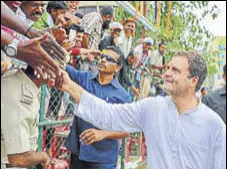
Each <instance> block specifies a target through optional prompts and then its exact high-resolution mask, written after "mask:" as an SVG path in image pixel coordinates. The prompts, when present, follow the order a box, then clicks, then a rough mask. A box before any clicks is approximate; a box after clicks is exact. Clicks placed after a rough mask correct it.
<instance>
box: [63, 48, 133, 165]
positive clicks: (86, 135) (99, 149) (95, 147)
mask: <svg viewBox="0 0 227 169" xmlns="http://www.w3.org/2000/svg"><path fill="white" fill-rule="evenodd" d="M101 58H102V60H101V61H100V63H99V65H98V70H99V72H98V73H96V74H92V73H90V72H84V71H78V70H76V69H74V68H72V67H70V66H67V67H66V71H67V72H68V74H69V76H70V78H71V79H72V80H73V81H74V82H76V83H78V84H80V85H81V86H83V88H84V89H85V90H87V91H88V92H90V93H92V94H94V95H96V96H97V97H99V98H101V99H103V100H105V101H107V102H108V103H129V102H130V98H129V95H128V93H127V92H126V91H125V90H124V89H123V87H122V86H121V85H120V83H119V82H118V80H117V78H115V74H116V73H117V72H118V71H119V70H120V69H121V67H122V64H123V63H122V62H123V60H122V59H120V51H119V49H118V48H116V47H113V46H109V47H107V48H106V51H105V54H102V55H101ZM75 110H76V109H75ZM127 136H128V133H125V132H124V133H120V132H109V131H104V130H100V129H98V128H96V127H94V126H93V125H92V124H90V123H87V122H85V121H83V120H82V119H80V118H79V117H76V116H74V120H73V124H72V128H71V131H70V134H69V136H68V138H67V140H66V147H67V148H68V149H69V150H70V151H71V160H70V168H71V169H75V168H83V169H94V168H95V169H115V168H116V167H117V159H118V154H119V149H120V146H119V141H118V140H117V139H120V138H123V137H127Z"/></svg>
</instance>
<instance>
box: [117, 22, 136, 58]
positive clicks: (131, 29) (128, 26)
mask: <svg viewBox="0 0 227 169" xmlns="http://www.w3.org/2000/svg"><path fill="white" fill-rule="evenodd" d="M123 26H124V31H121V34H120V37H119V38H118V46H119V48H120V49H121V52H122V53H124V56H125V59H127V57H128V54H129V52H130V50H131V47H132V35H133V34H134V33H135V31H136V21H135V20H134V19H132V18H128V19H126V20H125V22H124V24H123Z"/></svg>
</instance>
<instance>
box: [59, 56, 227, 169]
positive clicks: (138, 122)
mask: <svg viewBox="0 0 227 169" xmlns="http://www.w3.org/2000/svg"><path fill="white" fill-rule="evenodd" d="M206 76H207V66H206V64H205V61H204V59H203V57H202V56H201V55H199V54H198V53H195V52H179V53H177V54H176V55H175V57H173V58H172V60H171V61H170V63H169V64H168V66H167V71H166V72H165V73H164V74H163V79H164V87H163V88H164V90H165V91H166V92H167V93H168V94H169V96H166V97H155V98H152V97H151V98H146V99H143V100H140V101H138V102H137V103H132V104H125V105H121V104H108V103H106V102H105V101H103V100H101V99H98V98H96V97H95V96H93V95H91V94H89V93H88V92H86V91H85V90H84V89H83V88H82V87H81V86H79V85H78V84H76V83H74V82H72V81H71V80H70V78H69V77H68V75H67V74H64V75H63V79H62V80H61V81H60V83H59V84H58V85H59V87H60V88H61V90H64V91H67V92H68V93H69V94H70V95H71V96H72V97H73V99H74V100H75V101H76V102H77V103H78V104H79V105H78V108H77V111H75V114H76V115H77V116H79V117H81V118H82V119H84V120H86V121H88V122H90V123H92V124H94V125H95V126H97V127H99V128H101V129H107V130H112V131H127V132H138V131H143V133H144V135H145V138H146V143H147V156H148V158H147V159H148V168H149V169H156V168H160V169H166V168H168V169H186V168H193V169H224V168H226V126H225V123H224V122H223V121H222V119H221V118H220V117H219V116H218V115H217V114H216V113H215V112H214V111H213V110H211V109H210V108H208V107H207V106H205V105H204V104H203V103H201V102H199V101H198V99H197V98H196V91H198V90H199V89H200V87H201V85H202V83H203V82H204V80H205V78H206ZM85 134H86V133H85ZM83 137H84V136H82V137H81V138H82V139H83Z"/></svg>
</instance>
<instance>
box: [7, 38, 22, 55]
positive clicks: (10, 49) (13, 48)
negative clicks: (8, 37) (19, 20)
mask: <svg viewBox="0 0 227 169" xmlns="http://www.w3.org/2000/svg"><path fill="white" fill-rule="evenodd" d="M19 42H20V41H19V40H18V39H16V38H15V39H13V42H12V43H11V44H9V45H8V46H6V47H5V53H6V55H7V56H9V57H16V55H17V47H18V44H19Z"/></svg>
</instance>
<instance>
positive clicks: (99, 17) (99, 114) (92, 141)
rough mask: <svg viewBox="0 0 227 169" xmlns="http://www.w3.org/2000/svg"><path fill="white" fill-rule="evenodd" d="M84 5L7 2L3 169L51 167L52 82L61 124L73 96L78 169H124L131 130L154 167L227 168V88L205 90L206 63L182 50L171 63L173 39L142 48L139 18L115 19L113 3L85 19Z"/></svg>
mask: <svg viewBox="0 0 227 169" xmlns="http://www.w3.org/2000/svg"><path fill="white" fill-rule="evenodd" d="M79 4H80V1H1V92H2V94H1V98H2V100H1V112H2V113H1V168H3V169H4V168H11V167H13V168H32V167H35V166H36V168H38V167H42V168H45V169H47V168H48V167H49V166H50V164H51V163H52V157H51V153H50V151H49V150H50V147H51V138H52V137H53V134H54V132H53V130H54V129H53V128H49V129H48V132H47V135H48V137H47V138H48V140H46V142H48V143H49V144H48V145H49V146H48V147H47V150H46V151H43V152H38V151H37V142H38V123H39V111H40V94H41V92H40V91H41V88H40V87H41V86H42V85H44V84H47V85H48V88H49V89H48V91H49V93H50V99H49V104H48V108H47V113H46V116H47V117H51V118H54V119H55V120H57V119H58V116H59V109H60V107H61V103H62V99H64V98H63V96H64V95H65V94H68V95H67V97H68V99H67V109H66V114H70V113H71V114H72V115H73V123H72V127H71V129H70V133H69V135H68V137H67V139H66V142H65V146H66V148H67V149H68V150H69V151H70V168H71V169H75V168H81V169H82V168H83V169H94V168H97V169H116V168H117V160H118V156H119V151H120V142H119V139H122V138H125V137H128V136H129V134H130V133H132V132H143V134H144V137H145V139H146V143H147V166H148V169H155V168H169V169H172V168H173V169H182V168H193V169H224V168H225V167H226V126H225V122H226V84H225V85H224V86H223V87H222V88H221V89H218V90H217V91H214V92H211V93H209V94H206V93H205V92H204V90H205V88H201V87H202V84H203V82H204V80H205V79H206V76H207V73H208V70H207V65H206V63H205V60H204V59H203V57H202V56H201V55H200V54H199V53H198V52H178V53H176V54H175V55H174V57H173V58H172V59H171V60H170V61H169V63H168V61H167V59H166V56H165V53H166V46H167V43H166V42H164V41H161V42H160V43H158V44H157V42H155V41H154V40H153V39H152V38H151V37H144V38H141V39H142V40H141V42H140V44H138V45H136V46H135V47H134V46H133V35H134V34H135V31H136V27H137V21H136V20H135V19H134V18H123V22H122V23H120V22H116V21H114V8H112V7H109V6H104V7H102V8H101V9H100V11H99V12H90V13H88V14H83V13H81V12H79V11H78V9H79ZM154 48H157V50H154ZM223 79H224V81H226V66H224V75H223ZM197 91H201V92H202V93H204V96H203V97H202V98H201V99H198V98H197V97H196V92H197ZM90 93H91V94H90ZM206 105H207V106H206ZM208 107H210V108H208Z"/></svg>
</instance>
